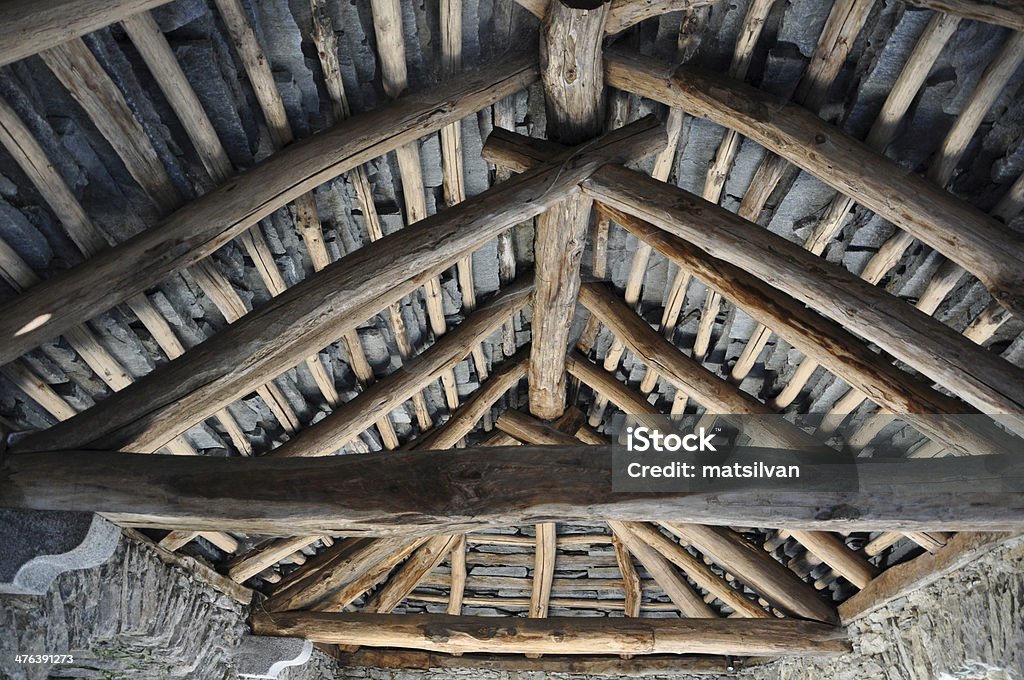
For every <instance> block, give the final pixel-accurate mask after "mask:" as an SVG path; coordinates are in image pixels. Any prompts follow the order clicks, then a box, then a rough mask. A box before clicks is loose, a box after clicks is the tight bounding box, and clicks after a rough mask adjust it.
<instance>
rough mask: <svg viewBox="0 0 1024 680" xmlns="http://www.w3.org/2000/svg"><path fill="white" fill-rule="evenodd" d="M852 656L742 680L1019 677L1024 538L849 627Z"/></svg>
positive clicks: (792, 663)
mask: <svg viewBox="0 0 1024 680" xmlns="http://www.w3.org/2000/svg"><path fill="white" fill-rule="evenodd" d="M850 636H851V638H852V640H853V644H854V651H853V653H852V654H848V655H846V656H842V657H839V658H836V659H832V660H829V661H818V662H808V661H796V660H783V661H778V662H775V663H772V664H770V665H768V666H765V667H763V668H760V669H758V670H757V672H751V673H750V674H748V675H747V676H746V677H748V678H750V680H800V679H802V678H834V679H835V680H854V679H856V680H864V679H866V678H872V679H875V678H877V679H878V680H883V679H884V680H919V679H920V680H1020V679H1021V678H1024V540H1021V539H1018V540H1017V541H1016V542H1015V543H1013V544H1009V545H1005V546H1003V547H1002V548H1000V549H997V550H995V551H993V552H991V553H989V554H988V555H985V556H984V557H982V558H980V559H978V560H976V561H975V562H974V563H972V564H970V565H968V566H967V567H965V568H963V569H961V570H959V571H957V572H954V573H953V574H951V575H949V576H947V577H945V578H943V579H941V580H939V581H937V582H935V583H934V584H932V585H930V586H928V587H926V588H922V589H920V590H917V591H914V592H912V593H910V594H909V595H908V596H906V597H904V598H900V599H898V600H896V601H894V602H891V603H890V604H889V605H888V606H886V607H883V608H882V609H879V610H878V611H875V612H873V613H871V614H869V615H868V616H866V617H864V618H862V619H860V620H858V621H855V622H854V623H853V624H852V625H851V626H850Z"/></svg>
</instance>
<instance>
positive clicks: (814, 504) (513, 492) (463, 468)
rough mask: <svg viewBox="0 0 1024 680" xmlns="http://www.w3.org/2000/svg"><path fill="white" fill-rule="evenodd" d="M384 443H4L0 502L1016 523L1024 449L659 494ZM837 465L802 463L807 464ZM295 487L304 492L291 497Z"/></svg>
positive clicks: (222, 518) (265, 531) (536, 466)
mask: <svg viewBox="0 0 1024 680" xmlns="http://www.w3.org/2000/svg"><path fill="white" fill-rule="evenodd" d="M387 456H388V461H387V463H388V464H387V465H383V464H382V462H381V458H380V456H378V455H372V454H364V455H349V456H326V457H322V458H301V459H299V458H295V459H284V460H274V459H265V458H239V457H235V458H215V457H207V456H198V457H194V456H165V455H160V454H152V455H125V454H122V453H107V452H89V451H54V452H36V453H31V454H8V455H7V456H6V457H5V458H4V459H3V461H2V462H0V507H14V508H25V509H38V510H72V511H90V512H102V513H108V515H109V516H110V518H111V519H112V520H113V521H116V522H118V523H119V524H123V525H127V526H149V527H159V528H173V529H187V530H197V531H208V530H214V531H229V532H240V533H253V534H262V535H279V536H287V535H297V534H300V533H302V534H307V535H310V536H313V535H323V534H327V535H332V536H340V535H374V536H387V535H391V536H395V535H398V536H402V537H406V538H409V539H410V540H411V538H414V537H416V536H423V535H437V534H441V533H456V532H465V531H473V530H481V529H484V528H485V527H497V526H514V525H518V524H535V523H537V522H543V521H550V520H551V518H555V517H557V518H562V519H564V521H594V520H625V521H665V522H672V523H691V524H692V523H706V524H715V525H726V526H729V525H744V526H748V525H754V526H767V527H772V526H775V527H778V526H785V527H788V528H790V529H792V530H803V529H808V530H833V529H843V530H849V531H860V530H871V531H882V530H887V529H893V530H899V531H919V530H923V531H971V530H974V531H981V530H991V531H1008V530H1014V529H1019V528H1021V527H1022V526H1024V493H1022V492H1020V491H1015V490H1014V489H1020V488H1024V463H1022V462H1020V461H1018V460H1013V459H1007V458H1000V459H999V460H998V461H997V462H998V464H999V465H1000V468H999V470H998V473H995V474H996V475H997V476H998V478H999V480H1000V481H999V487H998V488H996V486H995V485H994V483H993V484H990V485H988V486H983V485H981V484H975V485H965V484H962V483H961V482H959V481H955V482H950V480H951V479H954V480H960V479H979V480H984V479H991V478H992V477H993V474H994V473H993V472H992V470H991V469H990V468H991V466H992V465H993V461H992V459H991V457H989V456H962V457H946V458H935V459H931V460H915V459H898V460H897V459H886V460H884V461H883V460H876V459H864V460H862V461H859V464H858V479H859V480H860V486H859V488H858V489H855V490H847V491H807V490H803V489H801V490H800V491H792V492H786V491H772V492H770V493H768V492H765V493H752V492H751V491H750V490H742V491H728V490H716V491H714V492H713V493H693V492H679V493H660V494H656V495H651V494H643V493H625V492H623V493H612V485H611V472H612V470H611V464H612V460H611V456H610V450H609V448H608V447H595V446H578V447H576V446H573V447H565V446H545V447H534V446H516V447H509V448H493V447H481V448H476V447H472V448H471V447H467V448H465V449H459V450H452V451H396V452H391V453H388V454H387ZM69 460H73V461H74V464H73V465H69V464H68V461H69ZM832 472H833V471H832V470H831V467H829V468H826V469H819V468H817V467H815V466H810V467H807V466H805V475H806V477H807V478H827V475H830V474H832ZM817 475H823V476H825V477H817ZM960 475H962V477H960ZM270 479H272V480H274V481H273V483H268V482H267V480H270ZM197 480H199V481H197ZM954 484H955V485H956V487H955V488H956V490H951V486H952V485H954ZM299 488H301V489H302V490H303V493H302V494H301V495H296V493H295V491H294V490H295V489H299Z"/></svg>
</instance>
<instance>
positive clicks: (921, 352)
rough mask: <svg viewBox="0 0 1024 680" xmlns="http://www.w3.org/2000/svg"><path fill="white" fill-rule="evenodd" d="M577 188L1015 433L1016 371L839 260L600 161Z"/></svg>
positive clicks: (1022, 404)
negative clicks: (765, 286)
mask: <svg viewBox="0 0 1024 680" xmlns="http://www.w3.org/2000/svg"><path fill="white" fill-rule="evenodd" d="M865 176H867V175H865ZM583 186H584V191H585V192H587V193H589V194H590V195H592V196H593V197H594V198H595V199H596V200H599V201H601V202H602V203H605V204H607V205H610V206H612V207H615V208H617V209H619V210H622V211H625V212H628V213H630V214H633V215H635V216H636V217H639V218H641V219H643V220H648V221H651V222H652V223H654V224H656V225H657V226H658V227H660V228H662V229H665V230H667V231H669V232H671V233H672V234H674V235H676V236H678V237H680V238H684V239H687V240H689V241H690V242H691V243H693V244H694V245H696V246H697V247H698V248H700V249H701V250H702V251H703V252H704V253H706V255H708V256H710V257H723V258H728V260H729V261H730V262H731V263H733V264H735V265H736V266H737V267H739V268H741V269H742V270H745V271H747V272H749V273H750V274H753V275H754V276H755V277H757V278H760V279H761V280H762V281H766V282H769V283H770V285H771V286H774V287H775V288H777V289H778V291H780V292H782V293H784V294H786V295H791V296H793V297H794V298H796V299H797V300H799V301H800V302H802V303H804V304H806V305H808V306H809V307H811V308H812V309H814V310H815V311H817V312H818V313H820V314H822V315H823V316H825V317H827V318H829V319H831V320H833V321H835V322H836V323H840V324H842V325H843V326H844V327H846V328H849V329H850V330H852V331H854V332H855V333H857V334H858V335H860V336H861V337H863V338H864V339H865V340H868V341H870V342H874V343H875V344H876V345H878V347H880V348H881V349H882V350H883V351H885V352H888V353H890V354H891V355H892V356H893V357H895V358H896V359H898V360H900V361H904V362H906V363H907V364H908V365H909V366H911V367H913V368H914V369H916V370H918V371H920V372H921V373H923V374H924V375H926V376H928V377H929V378H931V379H932V380H934V381H935V382H936V383H938V384H939V385H942V386H943V387H946V388H947V389H949V390H950V391H952V392H953V393H954V394H956V395H958V396H959V397H960V398H962V399H963V400H964V401H966V402H968V403H970V404H972V405H973V406H975V407H976V408H978V409H979V410H980V411H981V412H983V413H991V414H1005V415H1007V416H1012V417H1008V418H1006V421H1007V426H1008V427H1011V428H1012V429H1014V431H1016V432H1018V433H1021V432H1024V422H1021V417H1020V416H1021V414H1022V413H1024V370H1021V369H1019V368H1017V367H1016V366H1014V365H1013V364H1011V363H1009V362H1008V361H1006V360H1004V359H1002V358H1001V357H999V356H997V355H994V354H992V353H991V352H988V351H986V350H985V349H983V348H980V347H978V346H977V345H975V344H974V343H972V342H970V341H969V340H967V339H965V338H964V337H963V336H962V335H960V334H959V333H957V332H956V331H955V330H953V329H952V328H950V327H949V326H947V325H945V324H943V323H941V322H940V321H938V320H936V319H933V318H932V317H930V316H928V315H927V314H924V313H923V312H921V311H920V310H917V309H915V308H913V307H911V306H910V305H908V304H906V303H905V302H903V301H902V300H900V299H898V298H896V297H895V296H893V295H891V294H890V293H888V292H886V291H884V290H880V289H878V288H877V287H875V286H872V285H871V284H869V283H867V282H865V281H863V280H862V279H860V278H858V277H857V276H856V275H854V274H852V273H850V272H849V271H848V270H847V269H845V268H844V267H842V266H840V265H835V264H832V263H829V262H827V261H824V260H822V259H821V258H820V257H817V256H815V255H813V254H812V253H810V252H808V251H806V250H804V249H803V248H801V247H800V246H799V245H797V244H795V243H791V242H790V241H787V240H786V239H784V238H782V237H780V236H778V235H776V234H772V233H771V232H769V231H767V230H765V229H763V228H761V227H759V226H757V225H756V224H753V223H751V222H747V221H746V220H744V219H742V218H741V217H739V216H737V215H734V214H733V213H731V212H729V211H728V210H726V209H724V208H720V207H718V206H716V205H712V204H710V203H708V202H707V201H704V200H702V199H700V198H698V197H697V196H694V195H693V194H690V193H688V192H686V191H684V190H682V189H678V188H676V187H672V186H670V185H667V184H665V183H663V182H656V181H654V180H652V179H650V178H649V177H647V176H645V175H643V174H641V173H638V172H634V171H631V170H627V169H626V168H622V167H606V168H602V169H601V170H600V171H599V172H597V173H595V174H594V175H593V176H592V177H591V178H590V179H588V180H586V181H585V182H584V185H583ZM961 231H962V230H961ZM1021 271H1024V264H1022V268H1021ZM823 363H824V362H823ZM906 410H910V411H911V412H921V411H920V404H911V405H910V407H909V409H906ZM896 412H898V413H903V412H904V409H900V410H898V411H896ZM926 412H927V413H936V412H937V411H926ZM946 412H949V411H946Z"/></svg>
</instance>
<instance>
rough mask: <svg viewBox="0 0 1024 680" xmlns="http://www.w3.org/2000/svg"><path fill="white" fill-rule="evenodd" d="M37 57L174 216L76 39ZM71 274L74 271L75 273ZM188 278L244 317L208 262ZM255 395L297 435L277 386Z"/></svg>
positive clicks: (150, 153)
mask: <svg viewBox="0 0 1024 680" xmlns="http://www.w3.org/2000/svg"><path fill="white" fill-rule="evenodd" d="M40 56H41V57H42V59H43V61H44V62H45V63H46V65H47V66H48V67H49V68H50V70H51V71H52V72H53V74H54V75H55V76H56V77H57V78H58V80H60V81H61V83H62V84H63V85H64V87H66V88H67V90H68V92H69V94H71V96H72V97H73V98H74V99H75V101H76V102H78V103H79V105H81V106H82V108H83V109H84V110H85V112H86V113H87V114H88V116H89V119H90V120H91V121H93V123H94V124H95V125H96V126H97V129H99V131H100V133H101V134H103V136H104V137H105V138H106V139H107V141H109V142H110V144H111V146H112V147H113V148H114V151H115V152H116V153H117V155H118V157H119V158H121V160H122V161H123V162H124V164H125V167H126V168H127V170H128V171H129V173H130V174H131V175H132V177H133V178H134V179H135V181H136V182H138V183H139V186H141V187H142V189H143V190H144V191H145V192H146V193H147V194H148V195H149V197H150V198H151V199H152V201H153V202H154V204H155V205H156V206H157V207H158V208H159V209H160V211H161V212H163V213H170V212H172V211H174V210H175V209H176V208H177V207H178V206H179V205H180V204H181V199H180V197H179V195H178V193H177V190H176V189H175V187H174V183H173V182H172V180H171V178H170V175H168V174H167V170H166V168H164V166H163V164H162V163H161V161H160V159H159V157H158V155H157V152H156V149H155V148H154V147H153V145H152V142H150V140H149V137H148V136H147V135H146V132H145V130H144V129H143V128H142V126H141V124H140V123H139V122H138V121H137V120H136V119H135V117H134V115H133V114H132V111H131V108H130V107H129V106H128V102H127V101H126V100H125V98H124V95H123V94H122V93H121V91H120V90H119V89H118V88H117V85H116V84H115V83H114V81H113V80H111V78H110V76H109V75H107V73H106V72H105V71H104V70H103V67H102V66H101V65H100V64H99V62H98V61H97V60H96V57H94V56H93V54H92V52H90V51H89V48H88V47H86V45H85V43H84V42H82V41H81V40H79V39H75V40H71V41H69V42H67V43H64V44H63V45H60V46H58V47H55V48H52V49H50V50H48V51H47V52H44V53H42V54H41V55H40ZM154 230H157V231H159V228H158V227H154V228H153V229H150V230H147V231H154ZM137 241H138V237H137V238H135V239H130V240H129V241H128V242H127V243H134V242H137ZM114 250H116V249H112V250H108V251H106V252H104V253H103V254H101V255H100V256H99V258H102V257H103V256H104V255H109V254H110V253H111V252H113V251H114ZM147 255H148V256H147V257H146V259H147V260H148V261H149V262H153V261H154V260H159V259H160V258H157V257H154V256H153V253H152V252H150V253H148V254H147ZM97 259H98V258H90V261H88V262H86V263H83V264H80V265H78V267H77V268H76V269H78V270H81V268H86V269H93V270H94V271H95V272H97V273H96V274H94V275H98V274H104V273H107V272H106V270H104V269H103V268H102V267H101V266H100V264H99V263H98V262H97ZM71 271H75V269H73V270H71ZM191 274H192V276H193V278H194V279H195V281H196V283H198V284H199V286H200V288H202V289H203V291H204V292H205V293H206V294H207V295H208V296H209V298H210V300H211V301H212V302H213V303H214V304H215V305H216V306H217V308H218V309H219V310H220V312H221V314H223V315H224V318H225V320H226V321H227V322H228V323H232V322H234V321H236V320H238V319H239V318H241V317H242V316H244V315H245V314H246V312H247V311H248V310H247V309H246V306H245V303H243V302H242V299H241V298H240V297H239V296H238V293H237V291H235V289H234V287H232V285H231V283H230V282H229V281H228V280H227V279H226V278H225V277H224V275H223V274H222V273H221V272H220V270H219V269H217V267H216V266H215V265H214V264H213V262H211V261H210V260H203V261H200V262H197V263H196V264H195V266H194V267H193V268H192V269H191ZM63 278H64V275H62V276H58V277H55V278H54V279H50V280H48V281H47V284H46V285H48V284H50V283H51V282H53V281H56V280H58V279H63ZM46 285H43V286H36V287H35V288H34V289H33V291H31V292H30V293H29V295H25V296H21V298H19V302H20V301H22V300H23V299H24V298H27V297H31V294H32V292H35V291H38V290H40V289H42V288H44V287H46ZM100 285H103V284H100ZM103 290H107V288H106V287H104V288H101V291H103ZM83 292H84V291H83ZM256 391H257V393H258V394H259V395H260V397H261V398H262V399H263V400H264V401H265V402H266V403H267V406H269V407H270V409H271V411H273V413H274V416H275V417H276V418H277V419H278V421H279V422H280V423H281V425H282V427H283V428H284V429H285V431H287V432H289V433H291V432H295V431H296V430H297V429H298V426H299V422H298V418H297V416H296V415H295V413H294V411H293V410H292V408H291V406H290V405H289V404H288V402H287V400H286V399H285V397H284V395H283V394H281V392H280V390H279V389H278V388H277V386H276V385H274V384H273V383H268V384H266V385H263V386H260V387H259V388H257V390H256Z"/></svg>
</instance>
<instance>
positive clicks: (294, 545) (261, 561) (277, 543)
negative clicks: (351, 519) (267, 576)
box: [225, 536, 321, 583]
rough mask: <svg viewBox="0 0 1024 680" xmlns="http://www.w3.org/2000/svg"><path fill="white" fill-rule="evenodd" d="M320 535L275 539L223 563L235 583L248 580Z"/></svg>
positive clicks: (313, 542)
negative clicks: (225, 563) (227, 562)
mask: <svg viewBox="0 0 1024 680" xmlns="http://www.w3.org/2000/svg"><path fill="white" fill-rule="evenodd" d="M320 538H321V537H320V536H294V537H291V538H279V539H275V540H273V541H271V542H269V543H267V544H265V545H261V546H258V547H256V548H253V549H252V550H250V551H249V552H247V553H246V554H245V555H240V556H239V557H237V558H236V559H234V560H232V561H231V562H230V563H229V564H227V565H225V566H226V567H227V570H228V576H229V577H230V578H231V580H232V581H234V582H236V583H242V582H244V581H247V580H249V579H250V578H252V577H253V576H255V575H256V574H259V573H260V572H261V571H263V570H264V569H266V568H268V567H272V566H274V565H275V564H277V563H278V562H280V561H281V560H283V559H285V558H286V557H288V556H289V555H291V554H292V553H294V552H295V551H297V550H302V549H303V548H308V547H309V546H311V545H313V544H315V543H317V542H318V541H319V540H320Z"/></svg>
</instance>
